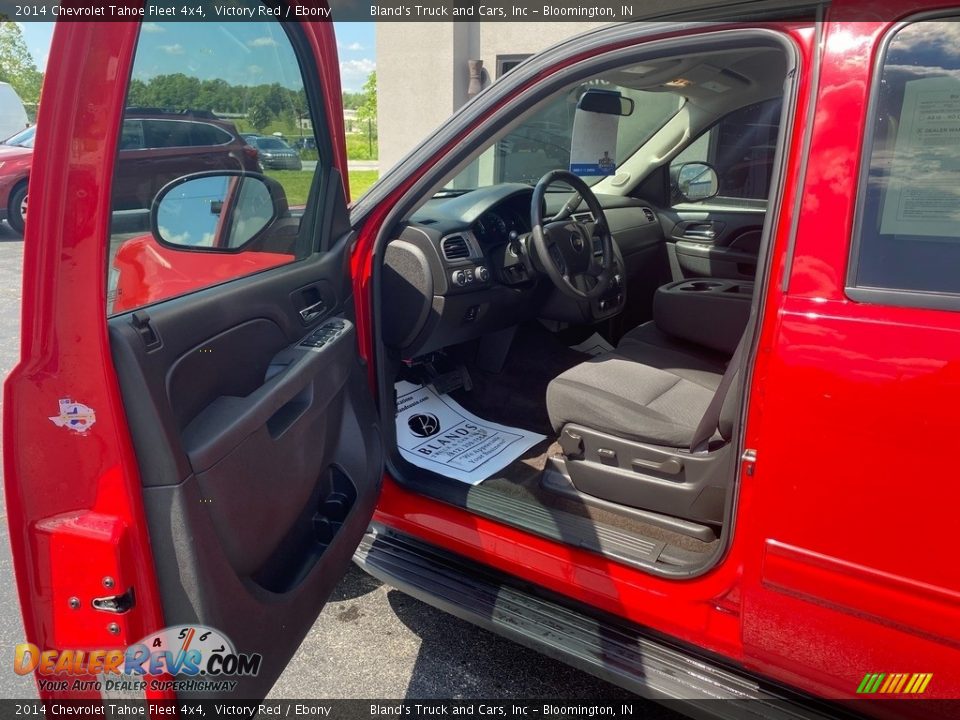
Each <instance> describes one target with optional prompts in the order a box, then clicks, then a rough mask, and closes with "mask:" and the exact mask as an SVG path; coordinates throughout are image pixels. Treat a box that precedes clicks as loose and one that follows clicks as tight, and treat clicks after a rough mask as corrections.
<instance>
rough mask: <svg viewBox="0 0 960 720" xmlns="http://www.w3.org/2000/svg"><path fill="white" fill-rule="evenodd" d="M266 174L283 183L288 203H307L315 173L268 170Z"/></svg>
mask: <svg viewBox="0 0 960 720" xmlns="http://www.w3.org/2000/svg"><path fill="white" fill-rule="evenodd" d="M265 174H266V175H267V176H268V177H272V178H273V179H274V180H276V181H277V182H278V183H280V184H281V185H283V189H284V191H285V192H286V193H287V204H288V205H306V204H307V195H309V194H310V183H311V182H312V181H313V173H311V172H303V171H302V170H267V171H265Z"/></svg>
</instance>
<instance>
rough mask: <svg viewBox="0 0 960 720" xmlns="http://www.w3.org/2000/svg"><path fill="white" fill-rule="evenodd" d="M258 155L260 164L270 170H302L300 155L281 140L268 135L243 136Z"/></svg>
mask: <svg viewBox="0 0 960 720" xmlns="http://www.w3.org/2000/svg"><path fill="white" fill-rule="evenodd" d="M244 137H245V138H246V139H247V142H249V143H250V144H251V145H253V146H254V147H255V148H257V151H258V152H259V153H260V164H261V165H263V167H265V168H270V169H272V170H302V169H303V163H302V161H301V160H300V153H299V152H298V151H297V150H296V149H294V148H292V147H290V145H288V144H287V142H286V141H285V140H283V139H281V138H278V137H273V136H270V135H244Z"/></svg>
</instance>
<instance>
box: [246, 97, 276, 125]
mask: <svg viewBox="0 0 960 720" xmlns="http://www.w3.org/2000/svg"><path fill="white" fill-rule="evenodd" d="M247 119H248V120H249V121H250V124H251V125H252V126H253V129H254V130H256V131H257V132H260V131H261V130H263V129H264V128H265V127H266V126H267V125H269V124H270V120H272V119H273V113H272V112H270V106H269V105H268V104H267V102H266V101H265V100H263V99H262V98H261V99H258V100H255V101H254V102H253V104H252V105H251V106H250V110H249V111H248V112H247Z"/></svg>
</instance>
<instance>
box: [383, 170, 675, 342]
mask: <svg viewBox="0 0 960 720" xmlns="http://www.w3.org/2000/svg"><path fill="white" fill-rule="evenodd" d="M551 195H554V196H555V197H549V196H548V199H547V206H548V207H547V208H546V211H547V213H548V214H549V213H551V212H556V211H557V210H558V209H559V208H560V206H561V205H562V204H563V203H564V202H565V201H566V200H567V199H568V198H569V193H564V192H558V193H554V194H551ZM532 198H533V188H531V187H530V186H529V185H524V184H519V183H504V184H500V185H493V186H489V187H484V188H479V189H476V190H471V191H468V192H464V193H461V194H456V195H454V196H452V197H449V196H447V197H444V196H443V195H442V194H441V195H439V196H437V197H434V198H431V199H430V200H428V201H427V202H426V203H425V204H424V205H423V206H422V207H421V208H420V209H419V210H417V212H416V213H414V215H413V216H411V217H410V219H409V220H408V221H406V222H405V223H403V224H402V225H401V226H400V227H399V228H398V229H397V231H396V232H395V233H394V236H393V239H392V240H391V241H390V242H389V243H388V244H387V246H386V249H385V253H384V261H383V265H382V277H381V282H380V284H379V286H380V287H381V288H382V296H381V297H382V300H381V307H382V315H381V318H382V323H381V326H382V330H381V333H382V339H383V341H384V343H385V344H386V345H387V346H388V347H391V348H394V349H395V350H397V351H398V352H399V353H400V356H401V357H402V358H403V359H412V358H414V357H416V356H418V355H423V354H425V353H429V352H433V351H436V350H439V349H441V348H443V347H447V346H450V345H454V344H457V343H461V342H465V341H468V340H472V339H476V338H482V337H483V336H484V335H488V334H490V333H494V332H497V331H499V330H503V329H505V328H508V327H511V326H513V325H516V324H518V323H522V322H524V321H526V320H530V319H533V318H537V317H540V318H549V319H553V320H560V321H564V322H570V323H584V324H589V323H594V322H597V321H599V320H603V319H605V318H607V317H612V316H613V315H615V314H617V313H618V312H619V311H620V310H621V309H622V307H623V304H624V297H625V290H624V288H623V287H622V285H619V286H618V287H614V288H613V289H612V291H611V293H612V294H611V295H610V296H609V297H606V296H605V297H604V298H600V299H597V300H593V301H587V300H577V299H574V298H572V297H569V296H567V295H564V294H563V293H561V292H560V291H559V290H558V289H557V288H556V286H555V285H554V284H553V282H552V281H551V280H550V279H549V277H548V276H547V275H546V274H545V272H544V270H543V267H542V265H540V261H539V258H537V257H536V256H535V253H534V252H533V250H532V247H531V242H530V237H529V235H530V231H531V225H530V203H531V200H532ZM599 199H600V201H601V203H602V204H603V206H604V213H605V214H606V215H607V221H608V224H609V225H610V228H611V231H613V235H614V246H615V252H614V256H615V262H616V263H617V268H618V269H622V267H623V259H622V257H621V254H620V251H619V250H618V249H617V247H616V246H617V244H618V242H621V237H622V235H619V234H618V228H619V229H623V228H627V229H628V230H629V232H630V233H633V232H634V230H635V226H637V225H639V226H642V227H641V232H642V233H643V234H644V235H645V236H649V237H650V238H651V239H652V241H655V242H662V240H663V234H662V232H661V231H660V228H659V222H658V221H656V219H651V218H650V217H649V216H648V215H647V212H650V211H649V206H648V204H643V205H642V206H641V204H640V201H638V200H634V199H632V198H623V197H619V196H600V197H599ZM554 205H555V206H556V207H553V206H554ZM643 211H646V212H643ZM575 215H576V216H578V218H579V219H580V220H581V221H582V222H587V223H589V222H592V218H591V217H590V216H589V212H586V210H585V208H584V211H583V212H578V213H575ZM631 237H632V235H631ZM618 274H622V272H619V273H618Z"/></svg>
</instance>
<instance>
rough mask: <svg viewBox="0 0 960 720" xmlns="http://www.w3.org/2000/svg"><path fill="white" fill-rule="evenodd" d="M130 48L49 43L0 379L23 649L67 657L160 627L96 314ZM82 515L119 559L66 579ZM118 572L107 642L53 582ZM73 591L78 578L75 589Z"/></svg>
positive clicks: (68, 38)
mask: <svg viewBox="0 0 960 720" xmlns="http://www.w3.org/2000/svg"><path fill="white" fill-rule="evenodd" d="M136 38H137V25H136V24H133V23H102V24H101V23H76V24H70V25H67V24H61V25H58V26H57V27H56V29H55V31H54V39H53V46H52V47H53V52H55V53H56V54H55V57H57V58H58V62H56V63H51V64H50V68H49V69H48V71H47V75H46V78H45V80H44V95H45V96H51V97H56V98H57V102H55V103H53V102H50V103H42V104H41V109H40V117H39V122H38V130H37V149H36V151H35V158H36V162H35V163H34V169H33V174H32V182H33V187H32V188H31V193H32V194H33V200H34V202H35V203H36V205H35V206H34V207H36V208H37V210H35V211H34V212H32V213H31V217H30V222H29V223H28V224H27V236H26V238H25V242H24V292H23V297H24V301H23V320H22V328H23V331H22V340H21V361H20V364H19V365H18V366H17V367H16V369H15V370H14V371H13V372H12V373H11V374H10V376H9V378H8V379H7V382H6V384H5V388H4V390H5V397H4V404H3V421H4V424H3V432H4V447H5V452H4V483H5V490H6V498H7V514H8V522H9V524H10V543H11V546H12V549H13V558H14V567H15V570H16V573H17V578H18V581H19V582H18V584H19V587H18V590H19V593H20V605H21V608H22V609H23V620H24V627H25V630H26V639H27V640H28V641H29V642H32V643H34V644H35V645H38V646H39V647H41V648H49V649H66V647H63V646H59V645H58V642H60V641H61V640H69V641H70V642H71V643H78V642H81V640H82V639H85V641H84V642H82V645H81V647H84V648H98V647H100V648H115V647H124V646H125V645H126V644H128V643H131V642H135V641H136V640H138V639H139V638H140V637H142V636H143V635H145V634H146V633H147V632H148V631H150V630H154V629H156V628H159V627H161V626H162V624H163V621H162V616H161V612H160V606H159V602H158V598H157V588H156V579H155V575H154V571H153V560H152V557H151V555H150V550H149V547H150V540H149V538H148V536H147V529H146V522H145V519H144V516H143V507H142V501H141V494H140V482H139V475H138V472H137V463H136V458H135V457H134V454H133V448H132V446H131V443H130V438H129V435H128V433H127V428H126V421H125V418H124V411H123V406H122V404H121V401H120V393H119V389H118V387H117V381H116V377H115V374H114V372H113V363H112V361H111V357H110V347H109V344H108V341H107V332H106V321H105V314H104V297H105V295H106V287H105V285H106V273H105V272H104V268H105V266H106V255H105V253H106V238H107V235H108V224H109V220H110V188H109V177H110V173H109V168H112V167H113V165H114V161H115V156H116V143H115V142H114V143H109V142H104V138H113V137H116V133H117V128H118V127H119V121H120V117H121V112H122V110H123V106H124V95H125V87H124V86H125V82H124V81H125V74H124V72H123V69H125V68H128V67H129V66H130V62H131V55H132V52H133V48H134V45H135V43H136ZM82 88H99V90H98V92H96V93H85V92H83V91H82ZM95 238H100V242H99V243H98V242H97V241H96V240H95ZM60 398H72V399H73V400H75V401H77V402H80V403H83V404H85V405H87V406H89V407H90V408H92V409H93V410H94V411H95V413H96V421H95V423H94V424H93V425H92V426H91V427H90V429H89V430H88V431H87V432H85V433H77V432H74V431H72V430H69V429H67V428H64V427H58V426H57V425H55V424H54V423H53V422H51V420H50V419H49V418H50V416H55V415H57V414H58V412H59V410H58V401H59V399H60ZM89 512H96V513H97V514H98V515H100V516H101V517H100V522H101V525H104V524H106V525H109V526H110V527H111V528H112V529H111V530H110V531H109V532H110V533H113V534H117V535H121V536H122V537H123V538H124V539H123V542H122V543H119V544H117V545H116V546H115V551H116V552H115V554H111V553H109V552H107V550H106V549H103V550H101V551H100V552H97V553H96V555H95V556H94V557H103V559H104V560H108V561H107V562H105V563H104V564H103V565H100V564H99V563H94V562H91V563H90V564H89V565H85V566H84V565H81V567H85V569H86V571H87V573H86V574H85V575H84V576H83V582H82V583H81V582H80V581H79V580H80V579H79V578H76V577H71V576H70V575H64V573H65V572H69V570H68V569H67V566H69V565H70V564H77V556H76V555H69V554H67V555H65V554H62V553H58V552H56V550H57V548H58V546H59V547H62V545H63V544H65V543H70V542H71V539H70V538H71V537H75V536H76V533H74V532H67V533H66V534H65V535H64V536H63V537H59V536H58V533H56V532H55V531H54V526H55V525H56V523H57V518H60V520H61V522H62V521H63V517H62V516H64V515H70V516H73V517H74V518H75V520H74V522H73V525H72V527H70V526H68V528H67V529H68V530H73V529H75V528H76V526H77V524H81V525H82V524H83V521H82V520H81V518H83V517H85V516H86V517H88V518H89V516H88V513H89ZM107 518H108V519H107ZM105 532H106V531H105ZM89 542H94V541H93V540H90V541H89ZM97 545H98V546H100V547H102V545H103V544H102V543H97ZM85 559H87V558H85ZM121 568H122V569H123V576H122V577H118V578H115V579H116V580H117V581H118V582H122V583H125V584H128V585H134V586H135V587H136V589H137V590H136V592H137V605H136V607H135V608H134V609H133V610H131V611H130V612H129V613H127V615H126V617H125V619H124V622H123V624H122V626H121V628H120V632H119V633H118V634H112V633H110V632H109V631H108V629H107V626H108V623H109V622H110V621H112V620H114V618H113V617H110V616H105V615H104V614H103V613H96V614H97V615H100V616H101V617H100V618H99V623H97V622H96V620H95V619H93V618H91V617H88V616H87V615H86V613H85V612H78V611H75V610H71V608H70V606H69V604H67V603H66V602H64V600H63V588H61V587H58V585H59V584H60V583H62V582H66V584H67V586H68V587H66V590H67V592H68V593H72V594H74V595H76V596H77V597H79V598H80V600H81V603H82V605H84V606H89V603H90V600H91V599H92V598H90V597H86V593H89V592H92V588H94V587H95V586H96V584H97V583H98V582H101V583H102V575H104V574H105V569H109V570H112V571H114V572H118V574H119V572H120V569H121ZM69 580H75V581H77V585H76V586H75V588H73V587H69V584H70V583H69ZM90 612H93V611H90ZM84 628H85V629H84ZM41 695H42V696H46V697H55V696H56V695H55V694H52V693H47V692H43V693H41Z"/></svg>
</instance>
